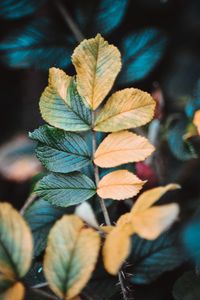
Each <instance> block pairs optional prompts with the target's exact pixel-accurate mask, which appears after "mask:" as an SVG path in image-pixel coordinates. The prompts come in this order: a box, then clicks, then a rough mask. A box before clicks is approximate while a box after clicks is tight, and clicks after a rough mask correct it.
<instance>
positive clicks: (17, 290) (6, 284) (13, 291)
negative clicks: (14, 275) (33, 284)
mask: <svg viewBox="0 0 200 300" xmlns="http://www.w3.org/2000/svg"><path fill="white" fill-rule="evenodd" d="M24 293H25V289H24V286H23V284H22V283H21V282H13V281H12V280H9V279H8V278H6V277H4V276H2V275H0V299H1V300H23V299H24Z"/></svg>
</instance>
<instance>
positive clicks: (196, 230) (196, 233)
mask: <svg viewBox="0 0 200 300" xmlns="http://www.w3.org/2000/svg"><path fill="white" fill-rule="evenodd" d="M181 238H182V241H183V245H184V247H185V249H186V251H187V253H188V254H189V255H190V258H192V259H193V261H194V262H195V263H196V264H197V265H199V264H200V247H199V239H200V221H199V211H197V213H196V214H195V216H194V217H193V218H192V220H191V221H190V222H188V224H186V225H185V227H184V229H183V232H182V236H181Z"/></svg>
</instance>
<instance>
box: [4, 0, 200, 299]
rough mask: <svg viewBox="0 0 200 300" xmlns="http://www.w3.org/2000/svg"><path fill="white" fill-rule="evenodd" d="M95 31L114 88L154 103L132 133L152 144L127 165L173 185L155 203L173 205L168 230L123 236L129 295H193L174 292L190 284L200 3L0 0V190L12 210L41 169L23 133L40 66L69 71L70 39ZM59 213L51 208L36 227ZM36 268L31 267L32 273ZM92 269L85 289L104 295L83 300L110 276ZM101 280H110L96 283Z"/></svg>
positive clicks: (199, 197)
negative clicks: (118, 59) (146, 236)
mask: <svg viewBox="0 0 200 300" xmlns="http://www.w3.org/2000/svg"><path fill="white" fill-rule="evenodd" d="M98 32H100V33H101V34H102V35H103V36H104V37H105V39H106V40H108V41H109V43H113V44H115V45H116V46H117V47H118V48H119V49H120V51H121V53H122V61H123V68H122V70H121V73H120V75H119V76H118V78H117V81H116V84H115V86H114V89H115V90H117V89H122V88H124V87H131V86H133V87H137V88H140V89H143V90H145V91H148V92H150V93H151V94H152V96H153V97H154V98H155V100H156V101H157V109H156V115H155V118H154V120H153V121H152V123H151V125H150V126H149V127H148V128H146V127H145V128H143V129H142V132H139V133H142V134H144V135H146V136H148V138H149V139H150V141H151V142H152V143H153V144H154V145H155V146H156V148H157V151H156V153H155V154H154V156H153V157H152V158H151V159H148V160H147V161H146V162H145V163H137V164H136V165H135V166H134V167H135V172H136V173H137V175H138V176H139V177H140V178H142V179H148V180H149V182H148V184H147V188H150V187H154V186H156V185H161V184H167V183H169V182H177V183H180V184H181V186H182V189H181V190H180V191H177V192H173V193H171V194H170V196H165V197H163V198H162V199H161V201H160V202H161V203H165V202H168V201H172V200H173V201H177V202H179V204H180V206H181V216H180V222H179V224H178V225H177V226H175V227H176V228H175V229H172V233H170V232H169V233H167V234H166V235H163V236H161V237H160V238H159V239H158V240H156V241H155V242H147V241H146V242H145V241H142V240H140V239H139V238H138V237H136V238H135V239H133V245H135V243H136V244H137V248H133V252H132V254H131V257H130V260H131V267H130V266H128V267H127V268H128V269H130V270H129V272H130V273H131V274H133V276H132V277H131V279H130V278H129V279H130V280H129V279H128V280H129V281H130V283H134V294H135V299H137V300H144V299H146V298H147V296H148V299H149V300H160V299H163V300H170V299H178V300H179V299H181V300H183V299H184V300H199V298H198V297H197V296H195V292H194V295H192V296H191V298H187V297H185V298H183V297H182V294H184V295H186V294H187V291H186V288H185V290H183V289H182V288H181V287H182V286H183V285H184V284H185V282H186V281H187V282H193V284H194V285H195V284H196V285H197V283H198V282H199V279H196V280H194V276H196V275H195V274H196V273H195V274H194V270H195V266H196V267H197V269H198V268H199V267H198V266H199V263H200V251H199V249H200V244H199V243H197V241H200V236H199V232H200V217H199V216H200V214H199V209H200V176H199V169H200V160H199V153H200V138H199V135H198V133H197V129H196V127H195V126H194V124H193V122H192V120H193V117H194V114H195V112H196V110H198V109H200V56H199V51H200V1H198V0H112V1H111V0H85V1H83V0H82V1H81V0H77V1H72V0H37V1H34V0H18V1H15V0H1V1H0V41H1V42H0V68H1V72H0V74H1V80H0V86H1V109H0V131H1V133H0V143H1V146H0V197H1V199H3V200H5V201H9V202H12V203H13V204H14V205H15V206H16V207H17V208H20V207H21V206H22V204H23V203H24V201H25V199H26V197H27V196H28V194H29V191H30V189H31V186H32V185H33V184H34V182H35V181H36V180H37V177H38V175H37V174H38V173H39V172H41V171H42V168H41V166H40V164H39V163H38V161H37V160H36V158H35V156H34V147H35V146H34V144H33V143H32V142H31V141H30V140H29V139H28V138H27V133H28V131H31V130H33V129H34V128H36V127H38V126H39V125H40V124H42V123H43V121H42V120H41V117H40V113H39V108H38V102H39V97H40V95H41V92H42V91H43V89H44V87H45V86H46V84H47V80H48V68H49V67H52V66H55V67H59V68H62V69H64V70H65V71H66V72H67V73H69V74H73V73H74V70H73V68H72V66H71V64H70V56H71V54H72V51H73V49H74V47H76V46H77V44H78V43H79V42H80V41H81V40H82V39H83V38H84V37H86V38H89V37H93V36H94V35H96V33H98ZM172 196H173V199H172V198H171V197H172ZM41 201H43V200H41ZM41 205H42V207H43V206H45V205H47V206H48V204H45V203H43V202H41ZM111 207H112V206H111ZM40 209H41V207H40V203H39V204H38V211H41V210H40ZM45 209H46V206H45ZM48 209H51V208H48ZM126 210H127V205H126V204H121V203H119V205H118V207H115V208H114V209H112V216H113V219H116V215H119V213H120V214H121V213H123V212H125V211H126ZM62 213H63V212H60V211H59V210H57V211H56V212H55V211H54V212H53V213H52V218H51V219H50V220H47V224H46V226H47V227H46V228H44V231H45V230H46V231H45V232H48V230H49V228H50V226H49V224H53V222H54V220H55V219H56V218H57V216H58V215H62ZM29 215H30V216H31V211H30V212H29V213H28V214H27V220H28V222H29V223H30V224H31V219H30V218H29ZM28 218H29V219H28ZM33 226H35V225H34V222H33ZM38 228H39V227H38ZM33 230H36V231H37V228H35V227H34V228H33ZM37 234H38V231H37ZM137 239H139V240H138V241H137ZM135 240H136V241H135ZM163 262H164V263H163ZM37 270H38V268H36V267H33V272H32V273H33V274H35V273H37ZM39 270H41V268H39ZM188 270H190V272H187V273H185V275H183V276H182V277H181V278H180V279H179V280H178V282H177V283H176V285H175V286H174V283H175V282H176V280H177V279H178V277H180V276H181V275H182V274H183V273H184V271H188ZM191 270H192V271H191ZM101 272H102V271H101ZM101 272H100V273H98V274H97V280H96V279H95V280H96V281H93V282H91V284H89V286H88V287H87V289H86V290H87V291H89V293H93V292H94V289H96V286H97V283H98V286H100V289H101V290H105V296H104V298H98V297H97V295H92V297H93V298H92V299H97V300H99V299H108V297H109V299H111V298H110V297H112V296H113V295H112V293H115V292H116V291H115V281H114V282H113V278H110V277H108V276H107V277H108V278H107V277H106V278H104V277H103V278H104V280H101V284H100V283H99V277H100V278H102V275H101ZM166 272H167V273H166ZM32 273H31V274H32ZM104 273H105V272H104ZM197 273H198V272H197ZM99 274H100V275H99ZM34 276H35V275H34ZM36 278H37V276H36ZM32 279H33V276H32ZM95 284H96V285H95ZM108 284H110V286H113V287H114V288H113V289H111V290H109V291H108V290H106V289H105V288H104V287H105V286H107V285H108ZM141 284H145V286H143V285H142V286H141ZM173 286H174V289H173ZM172 289H173V295H172ZM196 289H197V288H196ZM194 290H195V287H194ZM106 291H107V293H109V296H108V294H106ZM111 291H112V292H111ZM197 291H198V289H197ZM181 293H182V294H181ZM198 295H199V294H198ZM192 297H193V298H192ZM195 297H196V298H195ZM113 299H117V297H116V295H114V298H113Z"/></svg>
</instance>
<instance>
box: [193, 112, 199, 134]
mask: <svg viewBox="0 0 200 300" xmlns="http://www.w3.org/2000/svg"><path fill="white" fill-rule="evenodd" d="M193 123H194V125H195V126H196V127H197V130H198V133H199V135H200V109H199V110H197V111H196V112H195V114H194V119H193Z"/></svg>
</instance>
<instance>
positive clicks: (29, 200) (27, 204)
mask: <svg viewBox="0 0 200 300" xmlns="http://www.w3.org/2000/svg"><path fill="white" fill-rule="evenodd" d="M36 198H37V195H36V194H35V193H32V194H30V196H29V197H28V198H27V200H26V201H25V203H24V205H23V206H22V208H21V209H20V214H21V215H22V216H23V215H24V213H25V210H26V209H27V208H28V207H29V206H30V205H31V204H32V203H33V202H34V201H35V199H36Z"/></svg>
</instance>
